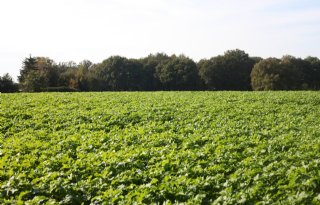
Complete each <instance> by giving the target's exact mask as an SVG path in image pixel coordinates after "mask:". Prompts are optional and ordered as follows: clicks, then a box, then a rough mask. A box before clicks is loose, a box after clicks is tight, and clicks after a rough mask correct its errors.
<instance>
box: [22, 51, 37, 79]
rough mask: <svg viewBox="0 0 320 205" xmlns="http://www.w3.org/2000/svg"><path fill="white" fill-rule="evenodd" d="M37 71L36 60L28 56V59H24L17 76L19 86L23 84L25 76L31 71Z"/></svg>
mask: <svg viewBox="0 0 320 205" xmlns="http://www.w3.org/2000/svg"><path fill="white" fill-rule="evenodd" d="M36 70H37V59H36V58H34V57H31V55H30V56H29V58H25V59H24V61H23V62H22V69H20V76H18V81H19V83H20V84H21V85H23V84H24V82H25V80H26V78H27V75H28V74H29V73H30V72H31V71H36Z"/></svg>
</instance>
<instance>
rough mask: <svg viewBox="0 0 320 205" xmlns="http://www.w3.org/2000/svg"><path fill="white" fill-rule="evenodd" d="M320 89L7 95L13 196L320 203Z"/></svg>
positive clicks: (4, 156) (4, 154)
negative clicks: (308, 90) (304, 90)
mask: <svg viewBox="0 0 320 205" xmlns="http://www.w3.org/2000/svg"><path fill="white" fill-rule="evenodd" d="M319 153H320V93H319V92H302V91H301V92H104V93H35V94H0V203H1V204H6V203H7V204H81V203H83V204H102V203H106V204H133V203H137V204H140V203H141V204H151V203H160V204H161V203H166V204H171V203H172V204H174V203H179V202H180V203H188V204H236V203H239V204H240V203H244V204H253V203H256V204H320V169H319V167H320V154H319Z"/></svg>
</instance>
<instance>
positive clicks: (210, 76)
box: [198, 49, 255, 90]
mask: <svg viewBox="0 0 320 205" xmlns="http://www.w3.org/2000/svg"><path fill="white" fill-rule="evenodd" d="M254 63H255V60H254V59H251V58H250V57H249V55H248V54H247V53H245V52H244V51H242V50H238V49H236V50H229V51H226V52H225V53H224V55H219V56H216V57H213V58H211V59H209V60H201V61H200V62H199V64H198V66H199V75H200V77H201V79H202V80H203V82H204V83H205V85H206V86H207V87H208V88H209V89H210V90H250V89H251V86H250V73H251V70H252V68H253V65H254Z"/></svg>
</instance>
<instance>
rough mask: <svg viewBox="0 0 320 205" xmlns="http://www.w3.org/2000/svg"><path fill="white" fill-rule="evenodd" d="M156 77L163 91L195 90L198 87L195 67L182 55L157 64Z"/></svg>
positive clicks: (193, 63)
mask: <svg viewBox="0 0 320 205" xmlns="http://www.w3.org/2000/svg"><path fill="white" fill-rule="evenodd" d="M156 77H157V78H158V79H159V81H160V82H161V84H162V88H163V89H164V90H196V89H198V86H199V76H198V70H197V65H196V63H195V62H194V61H193V60H191V59H190V58H188V57H186V56H184V55H180V56H178V57H177V56H172V57H171V58H170V59H169V60H167V61H164V62H163V63H160V64H158V65H157V66H156Z"/></svg>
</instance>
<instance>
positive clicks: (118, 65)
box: [94, 56, 143, 91]
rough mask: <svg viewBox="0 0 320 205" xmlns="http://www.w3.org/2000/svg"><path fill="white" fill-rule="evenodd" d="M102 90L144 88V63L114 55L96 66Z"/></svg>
mask: <svg viewBox="0 0 320 205" xmlns="http://www.w3.org/2000/svg"><path fill="white" fill-rule="evenodd" d="M94 72H95V73H96V77H97V78H98V79H99V81H100V82H101V84H102V85H103V87H102V90H114V91H125V90H142V87H143V85H142V79H143V70H142V64H141V63H139V62H138V61H136V60H129V59H127V58H124V57H120V56H112V57H110V58H108V59H106V60H104V61H103V62H102V63H100V64H98V65H96V66H95V67H94Z"/></svg>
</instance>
